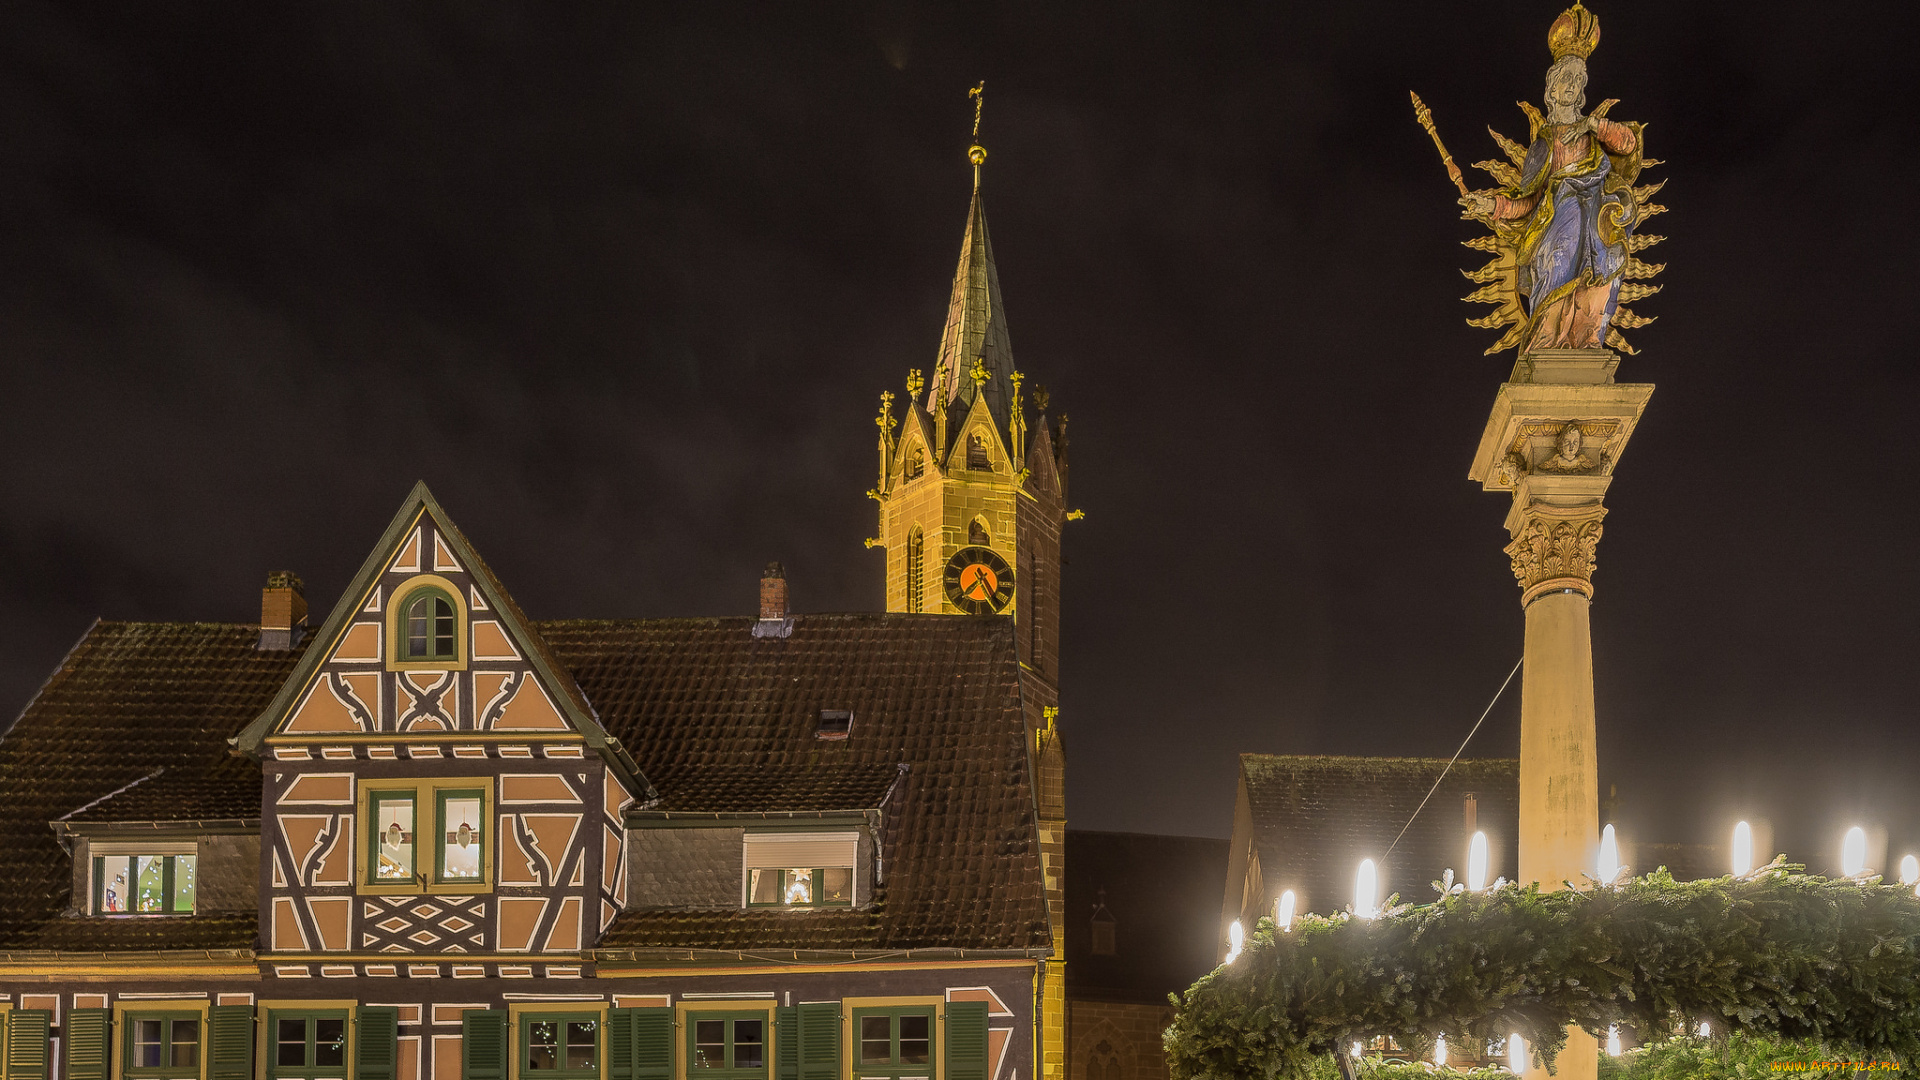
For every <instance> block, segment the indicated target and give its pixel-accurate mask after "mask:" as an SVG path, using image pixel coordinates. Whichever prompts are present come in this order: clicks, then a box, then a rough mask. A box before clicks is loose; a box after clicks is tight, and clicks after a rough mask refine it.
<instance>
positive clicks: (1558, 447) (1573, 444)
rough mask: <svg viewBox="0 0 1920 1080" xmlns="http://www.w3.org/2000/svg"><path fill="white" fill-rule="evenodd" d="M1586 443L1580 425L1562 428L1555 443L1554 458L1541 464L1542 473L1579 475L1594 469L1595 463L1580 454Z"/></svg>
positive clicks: (1569, 425)
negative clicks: (1578, 473) (1582, 446)
mask: <svg viewBox="0 0 1920 1080" xmlns="http://www.w3.org/2000/svg"><path fill="white" fill-rule="evenodd" d="M1585 441H1586V432H1583V431H1581V430H1580V425H1579V424H1568V425H1567V426H1566V427H1563V428H1561V429H1560V435H1559V438H1557V439H1556V440H1555V442H1554V449H1553V456H1552V457H1550V458H1548V459H1546V460H1545V461H1542V462H1541V463H1540V471H1541V472H1553V473H1577V472H1586V471H1587V470H1588V469H1591V468H1593V462H1591V461H1588V460H1587V457H1586V455H1585V454H1582V453H1581V452H1580V448H1581V445H1582V444H1583V443H1584V442H1585Z"/></svg>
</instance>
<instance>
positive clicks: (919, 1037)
mask: <svg viewBox="0 0 1920 1080" xmlns="http://www.w3.org/2000/svg"><path fill="white" fill-rule="evenodd" d="M932 1024H933V1018H932V1017H930V1016H926V1015H924V1014H922V1015H911V1016H902V1017H901V1018H900V1064H902V1065H925V1064H926V1063H927V1062H929V1061H931V1060H933V1039H932V1037H931V1030H932Z"/></svg>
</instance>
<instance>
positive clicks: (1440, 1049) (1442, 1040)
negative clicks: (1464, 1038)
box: [1433, 1035, 1447, 1066]
mask: <svg viewBox="0 0 1920 1080" xmlns="http://www.w3.org/2000/svg"><path fill="white" fill-rule="evenodd" d="M1433 1063H1434V1064H1435V1065H1441V1066H1444V1065H1446V1063H1447V1037H1446V1036H1445V1035H1442V1036H1440V1037H1439V1038H1436V1039H1434V1040H1433Z"/></svg>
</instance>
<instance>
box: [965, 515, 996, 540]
mask: <svg viewBox="0 0 1920 1080" xmlns="http://www.w3.org/2000/svg"><path fill="white" fill-rule="evenodd" d="M967 543H969V544H972V545H974V546H975V547H992V546H993V537H992V536H991V535H989V534H988V532H987V523H986V522H984V521H981V520H980V519H979V518H974V519H973V521H972V522H971V523H970V524H968V525H967Z"/></svg>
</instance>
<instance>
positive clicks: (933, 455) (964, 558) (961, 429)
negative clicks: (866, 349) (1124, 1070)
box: [867, 83, 1080, 1080]
mask: <svg viewBox="0 0 1920 1080" xmlns="http://www.w3.org/2000/svg"><path fill="white" fill-rule="evenodd" d="M984 86H985V84H984V83H983V84H981V87H976V88H975V89H974V90H973V91H972V94H973V98H974V114H973V145H972V146H970V147H969V148H968V149H967V158H968V159H969V160H970V161H972V162H973V199H972V201H971V202H970V203H969V204H968V207H967V228H966V232H965V234H964V235H963V236H962V238H961V241H960V265H959V266H958V267H957V268H956V269H955V270H954V273H953V293H952V296H951V298H950V299H949V300H948V301H947V322H946V326H945V328H944V329H942V331H941V333H940V352H939V355H938V356H937V357H936V358H935V360H934V364H933V377H932V378H931V379H928V378H927V377H926V372H925V370H924V369H920V368H915V369H914V370H912V371H909V372H908V373H907V398H906V409H905V410H904V413H903V414H902V415H898V416H896V415H895V413H894V409H893V401H894V397H893V395H892V394H891V393H883V394H881V395H880V415H879V417H878V419H876V421H875V423H877V424H878V425H879V427H880V482H879V484H878V485H877V486H876V487H874V488H873V489H872V490H871V491H869V492H868V494H869V495H871V496H872V497H873V498H874V499H875V500H876V501H877V502H879V504H880V536H879V538H878V539H877V540H869V541H867V544H868V546H870V547H872V546H879V547H883V548H885V549H886V552H887V562H886V587H887V610H888V611H897V612H910V613H912V612H925V613H930V614H946V615H1008V616H1011V617H1012V619H1013V632H1014V634H1015V637H1016V639H1017V640H1018V643H1019V644H1018V648H1019V655H1020V692H1021V697H1022V699H1023V701H1024V704H1025V711H1026V718H1027V727H1028V731H1029V734H1030V737H1031V740H1032V741H1031V742H1030V743H1029V744H1028V749H1029V752H1030V753H1031V755H1032V757H1031V759H1030V760H1031V762H1032V769H1033V773H1032V775H1033V778H1034V785H1035V791H1034V802H1035V811H1036V817H1037V819H1038V821H1037V823H1038V826H1039V829H1038V831H1039V835H1038V837H1037V839H1038V841H1039V849H1040V851H1039V854H1040V862H1041V870H1042V873H1043V874H1044V875H1045V879H1046V893H1047V913H1048V920H1049V922H1050V923H1051V924H1052V930H1053V956H1052V957H1051V958H1050V959H1049V960H1048V961H1047V962H1046V963H1045V964H1044V965H1042V969H1043V972H1044V974H1043V975H1042V976H1041V980H1040V985H1038V986H1036V987H1035V990H1036V992H1037V993H1038V994H1039V995H1040V997H1041V1033H1040V1034H1041V1037H1040V1040H1039V1045H1038V1046H1037V1047H1036V1048H1035V1061H1034V1071H1033V1073H1032V1075H1033V1076H1034V1077H1036V1080H1065V1077H1066V1075H1067V1062H1066V881H1065V864H1066V832H1067V809H1066V758H1065V753H1064V747H1063V746H1062V743H1061V739H1060V732H1059V729H1058V727H1057V726H1056V724H1055V718H1056V717H1057V716H1058V714H1059V711H1060V710H1059V702H1060V683H1059V668H1060V531H1061V528H1062V527H1063V526H1064V525H1065V524H1066V522H1067V521H1068V519H1069V518H1077V517H1079V516H1080V515H1079V514H1078V513H1074V514H1069V513H1068V512H1067V509H1066V499H1067V418H1066V417H1065V416H1061V417H1059V418H1058V420H1055V419H1054V418H1052V417H1050V416H1049V415H1048V413H1047V406H1048V405H1049V402H1048V400H1047V392H1046V390H1045V389H1044V388H1042V387H1040V386H1038V385H1034V386H1031V387H1028V386H1027V385H1026V376H1025V374H1023V373H1022V372H1021V371H1020V370H1019V369H1018V368H1016V367H1014V363H1013V345H1012V343H1011V341H1010V340H1009V339H1008V336H1007V313H1006V308H1005V306H1004V305H1003V304H1002V303H1001V300H1000V273H999V270H998V269H997V268H996V267H995V266H994V263H993V244H992V242H991V241H990V240H988V239H987V213H986V209H985V206H984V204H983V203H982V202H981V198H980V169H981V166H982V165H984V164H985V163H986V160H987V151H986V149H985V148H984V147H982V146H981V145H980V99H981V90H982V88H984Z"/></svg>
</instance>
